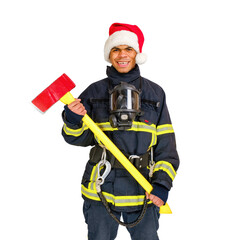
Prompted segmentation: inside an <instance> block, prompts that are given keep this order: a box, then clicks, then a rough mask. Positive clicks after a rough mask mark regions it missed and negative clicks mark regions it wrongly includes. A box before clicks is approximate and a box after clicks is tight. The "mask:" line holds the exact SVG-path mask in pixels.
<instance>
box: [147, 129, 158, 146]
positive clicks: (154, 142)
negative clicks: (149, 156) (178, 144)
mask: <svg viewBox="0 0 240 240" xmlns="http://www.w3.org/2000/svg"><path fill="white" fill-rule="evenodd" d="M156 144H157V134H156V132H155V133H152V140H151V143H150V146H149V147H148V149H150V148H151V147H152V146H154V145H156Z"/></svg>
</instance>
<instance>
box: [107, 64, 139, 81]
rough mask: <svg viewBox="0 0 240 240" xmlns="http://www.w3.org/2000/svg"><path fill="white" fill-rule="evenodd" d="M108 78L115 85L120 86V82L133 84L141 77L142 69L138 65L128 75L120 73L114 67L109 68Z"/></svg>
mask: <svg viewBox="0 0 240 240" xmlns="http://www.w3.org/2000/svg"><path fill="white" fill-rule="evenodd" d="M107 76H108V78H109V79H110V80H111V81H112V83H113V84H114V85H115V84H116V85H117V84H119V83H120V82H128V83H129V82H131V81H133V80H136V79H138V78H139V77H140V69H139V67H138V65H137V64H136V66H135V68H133V69H132V70H131V71H130V72H128V73H119V72H118V71H117V70H116V69H115V68H114V67H113V66H111V67H109V66H107Z"/></svg>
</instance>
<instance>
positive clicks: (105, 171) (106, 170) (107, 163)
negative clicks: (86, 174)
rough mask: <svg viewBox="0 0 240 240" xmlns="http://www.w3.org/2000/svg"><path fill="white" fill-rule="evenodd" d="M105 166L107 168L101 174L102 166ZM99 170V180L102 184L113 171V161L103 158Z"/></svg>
mask: <svg viewBox="0 0 240 240" xmlns="http://www.w3.org/2000/svg"><path fill="white" fill-rule="evenodd" d="M103 166H105V169H104V172H103V173H102V175H101V173H100V171H101V167H103ZM97 170H98V178H97V181H98V182H99V184H100V185H102V184H103V183H104V181H105V178H106V177H107V176H108V174H109V173H110V171H111V163H110V162H109V161H107V160H101V161H100V162H99V163H98V166H97Z"/></svg>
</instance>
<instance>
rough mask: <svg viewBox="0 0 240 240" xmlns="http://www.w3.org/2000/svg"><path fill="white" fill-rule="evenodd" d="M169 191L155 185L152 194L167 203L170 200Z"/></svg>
mask: <svg viewBox="0 0 240 240" xmlns="http://www.w3.org/2000/svg"><path fill="white" fill-rule="evenodd" d="M168 193H169V190H168V189H167V188H165V187H164V186H162V185H159V184H153V190H152V192H151V194H153V195H155V196H157V197H159V198H161V200H162V201H163V202H164V203H166V202H167V199H168Z"/></svg>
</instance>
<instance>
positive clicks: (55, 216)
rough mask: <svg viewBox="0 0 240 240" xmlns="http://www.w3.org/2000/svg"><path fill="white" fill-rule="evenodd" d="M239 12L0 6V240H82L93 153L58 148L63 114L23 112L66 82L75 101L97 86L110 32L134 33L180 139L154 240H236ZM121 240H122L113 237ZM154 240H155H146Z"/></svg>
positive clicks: (134, 5)
mask: <svg viewBox="0 0 240 240" xmlns="http://www.w3.org/2000/svg"><path fill="white" fill-rule="evenodd" d="M239 12H240V7H239V1H233V0H228V1H221V0H218V1H214V0H201V1H190V0H189V1H187V0H182V1H174V0H171V1H170V0H169V1H145V0H144V1H141V0H137V1H135V0H132V1H125V0H122V1H112V0H111V1H110V0H103V1H92V0H89V1H80V0H78V1H73V0H68V1H63V0H58V1H56V0H47V1H46V0H41V1H30V0H29V1H27V0H22V1H14V0H13V1H11V0H9V1H1V3H0V26H1V28H0V34H1V38H0V71H1V75H0V78H1V95H0V98H1V99H0V100H1V118H0V121H1V125H0V126H1V132H0V136H1V140H2V141H1V162H0V195H1V196H0V239H1V240H9V239H11V240H13V239H14V240H16V239H20V238H21V239H25V240H28V239H29V240H30V239H31V240H32V239H34V240H42V239H45V240H53V239H58V240H61V239H64V240H68V239H71V240H75V239H87V228H86V225H85V223H84V218H83V214H82V202H83V201H82V198H81V192H80V183H81V177H82V174H83V171H84V168H85V164H86V161H87V160H88V152H89V148H79V147H74V146H71V145H68V144H67V143H65V142H64V140H63V138H62V136H61V127H62V120H61V112H62V109H63V104H62V103H61V102H58V103H56V104H55V105H54V106H53V107H52V108H51V109H49V110H48V111H47V112H46V113H45V114H42V113H40V112H39V111H37V109H36V108H35V107H34V106H33V105H32V104H31V100H32V99H33V98H34V97H35V96H37V95H38V94H39V93H40V92H41V91H42V90H43V89H45V88H46V87H47V86H48V85H49V84H51V83H52V82H53V81H54V80H56V79H57V78H58V77H59V76H60V75H61V74H63V73H66V74H67V75H68V76H69V77H70V78H71V79H72V80H73V81H74V82H75V83H76V85H77V86H76V88H75V89H73V90H72V93H73V95H75V96H76V97H77V96H78V95H79V94H80V92H81V91H83V90H84V89H85V88H86V87H87V86H88V85H89V84H90V83H92V82H94V81H97V80H100V79H102V78H104V77H105V76H106V75H105V69H106V65H107V63H106V62H105V61H104V58H103V46H104V43H105V40H106V39H107V37H108V28H109V26H110V25H111V24H112V23H113V22H123V23H130V24H137V25H138V26H139V27H140V28H141V29H142V31H143V32H144V35H145V45H144V47H143V51H144V52H145V53H146V54H147V55H148V61H147V62H146V63H145V64H144V65H142V66H141V74H142V76H144V77H147V78H149V79H151V80H153V81H155V82H156V83H158V84H159V85H161V86H162V87H163V88H164V90H165V92H166V94H167V103H168V107H169V111H170V114H171V118H172V122H173V126H174V129H175V132H176V138H177V146H178V152H179V155H180V158H181V165H180V168H179V171H178V175H177V177H176V179H175V182H174V187H173V189H172V191H171V193H170V196H169V201H168V202H169V204H170V206H171V208H172V211H173V214H172V215H164V216H161V219H160V229H159V236H160V238H161V239H162V240H171V239H185V240H190V239H191V240H192V239H195V240H198V239H219V240H220V239H232V240H235V239H240V233H239V220H238V218H239V214H240V207H239V201H240V194H239V176H238V175H239V160H240V156H239V155H240V153H239V148H240V147H239V134H240V129H239V122H240V117H239V104H240V98H239V90H240V88H239V85H238V82H239V79H240V71H239V70H240V69H239V66H240V44H239V43H240V31H239V30H240V26H239V25H240V14H239ZM117 239H130V237H129V235H128V232H127V231H126V230H125V229H124V228H123V227H120V229H119V234H118V237H117ZM149 240H151V239H149Z"/></svg>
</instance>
